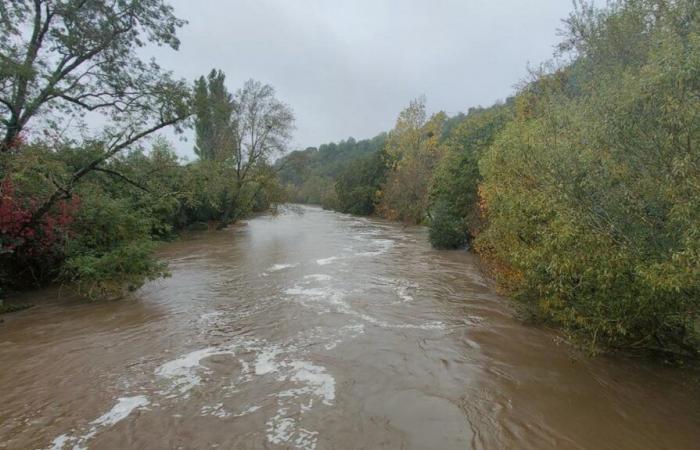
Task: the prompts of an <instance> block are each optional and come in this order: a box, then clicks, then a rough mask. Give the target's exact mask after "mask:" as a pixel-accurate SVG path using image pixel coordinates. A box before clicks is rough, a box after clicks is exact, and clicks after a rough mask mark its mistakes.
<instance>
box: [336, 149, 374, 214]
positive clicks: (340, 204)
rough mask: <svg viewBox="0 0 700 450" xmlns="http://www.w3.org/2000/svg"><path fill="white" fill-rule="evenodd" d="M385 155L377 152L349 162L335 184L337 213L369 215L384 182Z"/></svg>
mask: <svg viewBox="0 0 700 450" xmlns="http://www.w3.org/2000/svg"><path fill="white" fill-rule="evenodd" d="M386 171H387V166H386V154H385V153H384V151H379V152H376V153H373V154H369V155H367V156H364V157H362V158H360V159H357V160H355V161H353V162H351V163H350V164H349V165H348V166H347V168H346V169H345V170H344V171H343V172H341V173H340V175H339V176H338V178H337V181H336V183H335V193H336V198H337V203H336V205H335V208H334V209H337V210H338V211H341V212H345V213H350V214H357V215H365V216H367V215H371V214H373V213H374V208H375V205H376V203H377V200H378V198H377V195H378V193H379V191H380V189H381V187H382V184H383V183H384V181H385V180H386Z"/></svg>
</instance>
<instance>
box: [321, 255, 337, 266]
mask: <svg viewBox="0 0 700 450" xmlns="http://www.w3.org/2000/svg"><path fill="white" fill-rule="evenodd" d="M339 259H340V256H331V257H329V258H321V259H317V260H316V264H318V265H319V266H326V265H328V264H331V263H332V262H333V261H337V260H339Z"/></svg>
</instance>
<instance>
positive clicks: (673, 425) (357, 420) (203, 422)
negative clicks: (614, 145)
mask: <svg viewBox="0 0 700 450" xmlns="http://www.w3.org/2000/svg"><path fill="white" fill-rule="evenodd" d="M161 255H162V257H163V258H164V259H166V260H168V261H169V262H170V267H171V270H172V277H171V278H168V279H165V280H160V281H157V282H153V283H150V284H148V285H147V286H145V287H144V288H143V289H142V290H140V291H139V292H138V293H137V294H136V295H135V298H133V299H130V300H122V301H113V302H96V303H85V302H81V301H78V300H71V299H70V298H66V295H63V296H62V298H61V299H57V298H56V294H57V292H56V291H55V290H49V291H43V292H39V293H33V294H31V298H30V300H31V301H33V302H35V303H38V306H36V307H34V308H32V309H30V310H27V311H23V312H20V313H16V314H12V315H7V316H5V322H4V323H2V324H0V364H1V365H0V388H1V389H2V402H0V437H1V439H0V448H1V449H33V448H36V449H75V448H79V449H83V448H90V449H124V448H142V449H175V448H182V449H210V448H220V449H231V448H237V449H240V448H243V449H249V448H250V449H256V448H301V449H314V448H317V449H357V448H366V449H375V448H386V449H469V448H475V449H481V448H484V449H501V448H512V449H548V448H567V449H568V448H571V449H617V450H619V449H693V448H700V401H699V400H700V390H699V389H698V387H697V384H696V383H694V382H692V381H691V380H692V378H693V377H694V376H695V375H694V374H693V373H690V372H688V371H683V370H676V369H667V368H661V367H658V366H651V365H648V364H645V363H642V362H634V361H624V360H619V359H618V360H614V361H613V360H609V359H605V358H597V359H589V358H585V357H581V356H580V355H577V354H576V352H574V351H573V350H572V349H571V348H569V347H568V346H567V345H565V344H563V343H562V342H561V340H560V339H558V338H557V335H556V334H554V333H552V332H548V331H545V330H542V329H540V328H537V327H532V326H527V325H524V324H522V323H520V322H519V321H517V320H516V319H514V318H513V313H512V311H511V308H510V305H509V303H508V302H507V301H506V300H504V299H502V298H500V297H499V296H498V295H496V294H495V292H494V290H493V289H492V288H491V287H489V284H488V283H487V281H486V280H485V279H484V278H483V276H482V274H481V273H480V271H479V270H478V267H477V265H476V260H475V259H474V257H473V256H472V255H470V254H468V253H466V252H461V251H454V252H441V251H435V250H432V249H430V247H429V245H428V244H427V239H426V232H425V230H424V229H422V228H418V227H413V228H406V227H402V226H400V225H398V224H393V223H389V222H385V221H380V220H374V219H364V218H356V217H350V216H346V215H340V214H337V213H332V212H327V211H322V210H320V209H317V208H311V207H288V208H284V209H283V210H282V211H281V213H280V214H279V215H276V216H272V215H268V216H262V217H258V218H255V219H252V220H250V221H248V222H246V223H243V224H240V225H238V226H236V227H233V228H231V229H229V230H225V231H221V232H210V233H199V234H193V235H189V236H186V237H185V238H183V239H181V240H180V241H178V242H175V243H172V244H168V245H166V246H165V248H164V249H163V250H162V251H161Z"/></svg>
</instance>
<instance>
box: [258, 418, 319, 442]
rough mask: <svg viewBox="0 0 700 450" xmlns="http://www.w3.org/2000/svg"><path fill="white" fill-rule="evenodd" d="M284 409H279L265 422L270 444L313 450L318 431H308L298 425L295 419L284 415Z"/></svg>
mask: <svg viewBox="0 0 700 450" xmlns="http://www.w3.org/2000/svg"><path fill="white" fill-rule="evenodd" d="M285 414H286V410H285V409H280V410H279V411H278V412H277V415H275V416H273V417H271V418H270V419H269V420H268V421H267V422H266V423H265V426H266V428H267V440H268V441H269V442H271V443H272V444H276V445H284V446H285V447H287V448H298V449H303V450H313V449H315V448H316V442H317V441H318V431H309V430H307V429H306V428H302V427H300V426H299V425H298V422H297V420H296V419H294V418H292V417H286V416H285Z"/></svg>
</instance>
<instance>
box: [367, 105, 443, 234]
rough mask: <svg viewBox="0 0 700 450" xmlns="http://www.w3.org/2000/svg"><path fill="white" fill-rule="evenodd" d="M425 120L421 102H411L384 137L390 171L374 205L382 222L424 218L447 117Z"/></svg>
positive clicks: (422, 219) (414, 220) (419, 220)
mask: <svg viewBox="0 0 700 450" xmlns="http://www.w3.org/2000/svg"><path fill="white" fill-rule="evenodd" d="M426 117H427V115H426V112H425V99H424V98H420V99H417V100H413V101H412V102H411V103H410V104H409V106H408V107H407V108H406V109H404V110H403V111H402V112H401V113H400V114H399V118H398V120H397V121H396V126H395V127H394V129H393V130H392V131H391V132H390V133H389V135H388V137H387V141H386V153H387V155H388V158H389V162H388V165H389V167H390V170H389V174H388V177H387V180H386V183H385V184H384V186H383V189H382V192H381V200H380V202H379V205H378V211H379V213H380V214H381V215H382V216H384V217H386V218H389V219H396V220H401V221H405V222H409V223H421V222H423V221H424V220H425V219H426V216H427V215H428V212H429V209H428V206H429V190H430V184H431V180H432V172H433V169H434V167H435V165H436V164H437V163H438V162H439V161H440V159H441V158H442V153H443V148H442V145H441V143H440V137H441V136H442V127H443V125H444V123H445V120H446V119H447V116H446V115H445V113H443V112H440V113H437V114H435V115H433V116H432V117H431V118H430V119H429V120H426Z"/></svg>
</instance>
